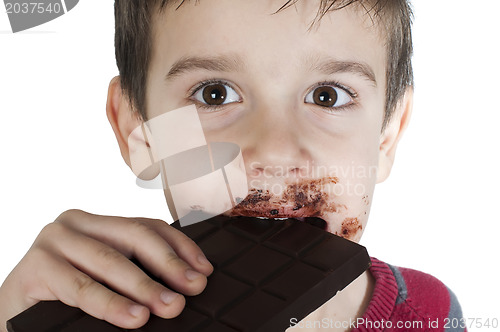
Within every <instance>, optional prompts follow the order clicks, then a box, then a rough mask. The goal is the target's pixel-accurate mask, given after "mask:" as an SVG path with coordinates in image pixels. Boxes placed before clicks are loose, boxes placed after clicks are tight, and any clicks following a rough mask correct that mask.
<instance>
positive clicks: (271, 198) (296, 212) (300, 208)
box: [229, 177, 338, 227]
mask: <svg viewBox="0 0 500 332" xmlns="http://www.w3.org/2000/svg"><path fill="white" fill-rule="evenodd" d="M337 182H338V178H337V177H325V178H320V179H313V180H310V179H308V180H301V181H297V183H293V184H288V185H287V186H286V188H285V190H284V191H283V193H282V195H281V196H276V195H274V194H272V193H270V192H269V190H262V189H255V188H254V189H251V190H250V193H249V194H248V195H247V197H245V199H243V200H241V202H240V203H239V204H238V205H236V206H235V207H234V208H233V209H232V210H231V211H230V212H229V216H248V217H265V218H297V219H302V220H303V219H304V218H305V217H319V218H320V217H322V216H323V215H324V213H326V212H330V213H332V212H336V211H337V209H338V205H337V204H335V203H333V202H332V197H331V195H330V194H329V193H328V192H326V191H325V190H324V189H323V186H326V185H330V184H333V185H334V184H336V183H337ZM323 222H324V221H323ZM324 227H326V222H325V226H324Z"/></svg>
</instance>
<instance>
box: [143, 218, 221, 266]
mask: <svg viewBox="0 0 500 332" xmlns="http://www.w3.org/2000/svg"><path fill="white" fill-rule="evenodd" d="M139 219H140V220H142V219H141V218H139ZM149 222H150V226H151V228H153V229H154V230H155V231H156V232H157V233H158V234H159V235H160V236H161V237H162V238H163V239H164V240H165V241H167V243H168V244H169V245H170V246H171V247H172V249H174V251H175V253H176V254H177V255H178V256H179V257H180V258H182V259H183V260H184V261H185V262H186V263H188V264H189V265H191V266H192V267H193V268H194V269H196V270H197V271H199V272H201V273H203V274H204V275H206V276H209V275H210V274H212V272H213V271H214V268H213V266H212V264H211V263H210V262H209V261H208V259H207V258H206V256H205V254H204V253H203V251H202V250H201V249H200V247H198V245H197V244H196V243H195V242H194V241H193V240H192V239H191V238H189V237H188V236H186V235H185V234H184V233H182V232H181V231H180V230H178V229H175V228H173V227H172V226H170V225H168V224H167V223H166V222H164V221H162V220H152V221H149Z"/></svg>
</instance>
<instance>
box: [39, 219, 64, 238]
mask: <svg viewBox="0 0 500 332" xmlns="http://www.w3.org/2000/svg"><path fill="white" fill-rule="evenodd" d="M66 231H67V228H66V226H64V225H63V224H60V223H57V222H52V223H50V224H47V225H45V226H44V227H43V229H42V231H41V232H40V234H39V235H38V237H37V238H36V240H35V243H39V242H43V241H45V240H52V241H53V240H54V239H56V238H60V237H61V236H64V234H65V232H66Z"/></svg>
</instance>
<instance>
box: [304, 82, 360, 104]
mask: <svg viewBox="0 0 500 332" xmlns="http://www.w3.org/2000/svg"><path fill="white" fill-rule="evenodd" d="M305 102H306V103H309V104H316V105H318V106H322V107H328V108H340V107H342V106H345V105H347V104H349V103H350V102H352V97H351V95H350V93H348V92H347V91H345V90H344V89H342V88H339V87H337V86H332V85H322V86H319V87H317V88H315V89H314V90H313V91H311V92H309V93H308V94H307V96H306V98H305Z"/></svg>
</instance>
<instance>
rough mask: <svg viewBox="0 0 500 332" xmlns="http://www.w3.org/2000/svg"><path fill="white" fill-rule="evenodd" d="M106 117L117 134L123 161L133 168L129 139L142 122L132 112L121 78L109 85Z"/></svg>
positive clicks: (115, 79)
mask: <svg viewBox="0 0 500 332" xmlns="http://www.w3.org/2000/svg"><path fill="white" fill-rule="evenodd" d="M106 115H107V117H108V120H109V123H110V124H111V127H112V128H113V132H114V133H115V136H116V140H117V141H118V146H119V147H120V152H121V155H122V157H123V160H125V163H127V165H128V166H129V167H131V164H130V150H129V143H128V139H129V136H130V134H131V133H132V131H133V130H134V129H135V128H137V127H139V126H140V125H141V123H142V121H141V119H140V117H139V116H138V115H137V114H136V113H135V112H134V111H133V110H132V107H131V106H130V102H129V98H128V97H127V96H125V95H123V93H122V88H121V85H120V77H119V76H116V77H114V78H113V79H112V80H111V82H110V83H109V88H108V100H107V102H106Z"/></svg>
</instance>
